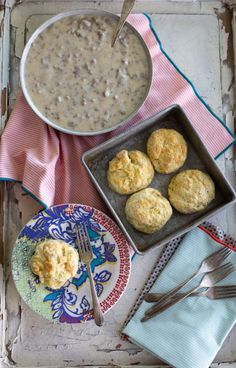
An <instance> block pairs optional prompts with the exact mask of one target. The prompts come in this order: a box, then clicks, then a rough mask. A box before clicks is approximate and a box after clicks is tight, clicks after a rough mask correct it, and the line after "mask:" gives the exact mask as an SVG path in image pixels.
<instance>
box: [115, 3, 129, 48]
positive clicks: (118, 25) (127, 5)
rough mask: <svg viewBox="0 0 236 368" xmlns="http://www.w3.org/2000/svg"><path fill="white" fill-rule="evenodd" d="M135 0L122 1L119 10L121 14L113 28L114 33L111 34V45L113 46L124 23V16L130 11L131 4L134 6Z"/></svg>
mask: <svg viewBox="0 0 236 368" xmlns="http://www.w3.org/2000/svg"><path fill="white" fill-rule="evenodd" d="M134 3H135V0H124V3H123V7H122V11H121V16H120V19H119V22H118V24H117V27H116V30H115V34H114V36H113V40H112V43H111V47H113V46H114V45H115V42H116V40H117V38H118V36H119V34H120V32H121V30H122V28H123V25H124V24H125V21H126V18H127V17H128V15H129V13H130V12H131V10H132V8H133V6H134Z"/></svg>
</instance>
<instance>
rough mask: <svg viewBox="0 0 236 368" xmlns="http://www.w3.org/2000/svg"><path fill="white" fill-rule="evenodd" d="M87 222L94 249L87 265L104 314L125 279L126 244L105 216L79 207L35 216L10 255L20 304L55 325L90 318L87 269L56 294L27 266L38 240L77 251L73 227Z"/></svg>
mask: <svg viewBox="0 0 236 368" xmlns="http://www.w3.org/2000/svg"><path fill="white" fill-rule="evenodd" d="M82 222H85V223H86V225H87V228H88V233H89V237H90V240H91V243H92V248H93V260H92V263H91V267H92V271H93V278H94V282H95V287H96V291H97V295H98V297H99V301H100V305H101V309H102V312H103V313H106V312H107V311H108V310H109V309H110V308H112V307H113V306H114V304H115V303H116V302H117V301H118V300H119V299H120V297H121V295H122V294H123V292H124V290H125V288H126V286H127V284H128V280H129V275H130V271H131V261H130V253H129V244H128V242H127V241H126V239H125V237H124V235H123V233H122V232H121V230H120V229H119V228H118V226H117V225H116V224H115V223H114V222H113V221H112V220H111V219H110V218H109V217H107V216H106V215H105V214H104V213H102V212H100V211H98V210H97V209H95V208H92V207H89V206H84V205H81V204H63V205H58V206H53V207H50V208H48V209H46V210H44V211H42V212H40V213H38V214H37V215H36V216H35V217H33V219H32V220H30V221H29V222H28V223H27V225H26V226H25V227H24V228H23V230H22V231H21V233H20V234H19V236H18V238H17V240H16V243H15V246H14V249H13V254H12V274H13V279H14V281H15V284H16V288H17V290H18V291H19V293H20V295H21V297H22V298H23V300H24V301H25V302H26V304H28V306H29V307H30V308H31V309H33V310H34V311H35V312H37V313H39V314H40V315H41V316H43V317H45V318H47V319H49V320H50V321H53V322H64V323H80V322H84V321H88V320H91V319H93V311H92V299H91V293H90V287H89V280H88V274H87V270H86V267H85V265H84V264H83V263H79V267H78V271H77V274H76V275H75V277H73V278H72V279H70V280H68V281H67V282H66V284H65V285H64V286H63V287H62V288H60V289H57V290H52V289H50V288H48V287H45V286H44V285H42V284H41V283H40V281H39V279H38V277H37V276H36V275H34V274H33V273H32V272H31V269H30V266H29V263H30V259H31V257H32V255H33V253H34V251H35V247H36V245H37V243H38V242H39V241H42V240H44V239H48V238H53V239H61V240H64V241H66V242H67V243H69V244H71V245H72V246H74V247H76V245H75V226H76V224H78V223H82Z"/></svg>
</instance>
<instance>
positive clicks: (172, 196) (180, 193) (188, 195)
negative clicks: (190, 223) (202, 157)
mask: <svg viewBox="0 0 236 368" xmlns="http://www.w3.org/2000/svg"><path fill="white" fill-rule="evenodd" d="M168 195H169V201H170V203H171V204H172V206H173V207H174V208H175V209H176V210H177V211H179V212H181V213H184V214H190V213H194V212H197V211H201V210H203V209H204V208H206V207H207V205H208V204H209V203H210V202H211V201H212V200H213V199H214V198H215V184H214V182H213V181H212V179H211V177H210V176H209V175H208V174H205V173H204V172H202V171H200V170H185V171H182V172H180V173H179V174H177V175H175V176H174V177H173V178H172V179H171V181H170V184H169V186H168Z"/></svg>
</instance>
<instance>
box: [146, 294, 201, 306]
mask: <svg viewBox="0 0 236 368" xmlns="http://www.w3.org/2000/svg"><path fill="white" fill-rule="evenodd" d="M206 293H207V291H199V292H196V293H192V294H191V295H189V296H206ZM163 295H164V294H163V293H148V294H145V295H144V300H145V302H147V303H156V302H158V301H159V300H160V298H161V297H162V296H163ZM180 295H183V293H177V294H175V295H174V296H173V297H172V298H171V299H175V298H176V297H178V296H180Z"/></svg>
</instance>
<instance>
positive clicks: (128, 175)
mask: <svg viewBox="0 0 236 368" xmlns="http://www.w3.org/2000/svg"><path fill="white" fill-rule="evenodd" d="M153 176H154V169H153V166H152V164H151V161H150V160H149V158H148V157H147V155H146V154H145V153H143V152H141V151H129V152H128V151H126V150H122V151H120V152H119V153H117V155H116V156H115V157H114V158H113V159H112V160H111V161H110V162H109V168H108V172H107V180H108V183H109V186H110V188H111V189H112V190H114V192H117V193H119V194H131V193H134V192H137V191H138V190H140V189H143V188H146V187H147V186H148V185H149V184H150V183H151V181H152V179H153Z"/></svg>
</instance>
